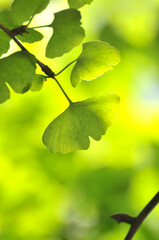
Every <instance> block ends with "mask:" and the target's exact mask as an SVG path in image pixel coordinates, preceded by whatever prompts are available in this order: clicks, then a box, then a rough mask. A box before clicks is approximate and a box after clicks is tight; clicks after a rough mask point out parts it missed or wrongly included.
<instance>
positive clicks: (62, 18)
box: [46, 9, 85, 58]
mask: <svg viewBox="0 0 159 240" xmlns="http://www.w3.org/2000/svg"><path fill="white" fill-rule="evenodd" d="M80 20H81V15H80V12H79V11H78V10H76V9H66V10H63V11H60V12H57V13H55V19H54V21H53V23H52V24H51V25H50V26H51V27H53V30H54V32H53V35H52V37H51V38H50V40H49V43H48V45H47V48H46V57H49V58H55V57H60V56H62V55H63V54H65V53H67V52H69V51H71V50H72V49H73V48H74V47H76V46H78V45H79V44H80V43H81V42H82V40H83V38H84V36H85V32H84V29H83V28H82V27H81V21H80Z"/></svg>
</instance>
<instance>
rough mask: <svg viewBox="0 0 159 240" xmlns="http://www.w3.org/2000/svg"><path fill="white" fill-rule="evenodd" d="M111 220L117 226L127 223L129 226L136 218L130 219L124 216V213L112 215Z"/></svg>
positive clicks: (128, 216)
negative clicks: (115, 222) (117, 224)
mask: <svg viewBox="0 0 159 240" xmlns="http://www.w3.org/2000/svg"><path fill="white" fill-rule="evenodd" d="M111 218H113V219H114V220H115V221H117V222H118V223H119V224H120V223H122V222H124V223H128V224H130V225H132V224H133V223H134V222H135V220H136V218H134V217H131V216H130V215H128V214H125V213H117V214H113V215H112V216H111Z"/></svg>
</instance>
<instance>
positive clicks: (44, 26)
mask: <svg viewBox="0 0 159 240" xmlns="http://www.w3.org/2000/svg"><path fill="white" fill-rule="evenodd" d="M46 27H51V26H50V25H42V26H36V27H31V29H36V28H46Z"/></svg>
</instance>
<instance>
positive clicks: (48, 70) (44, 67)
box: [0, 23, 72, 103]
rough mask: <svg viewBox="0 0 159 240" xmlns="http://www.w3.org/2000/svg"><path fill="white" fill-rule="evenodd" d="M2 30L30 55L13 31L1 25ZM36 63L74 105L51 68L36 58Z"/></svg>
mask: <svg viewBox="0 0 159 240" xmlns="http://www.w3.org/2000/svg"><path fill="white" fill-rule="evenodd" d="M0 29H2V30H3V31H4V32H5V33H6V34H8V36H9V37H10V38H12V39H13V40H14V42H15V43H16V44H17V45H18V46H19V47H20V49H21V50H22V51H26V52H28V53H30V52H29V51H28V50H27V49H26V48H25V47H24V46H23V45H22V44H21V42H20V41H19V40H18V39H17V38H16V37H15V33H14V31H12V30H9V29H8V28H6V27H5V26H4V25H3V24H1V23H0ZM36 62H37V64H38V65H39V66H40V68H41V70H42V71H43V72H44V73H45V74H46V75H47V76H48V77H49V78H52V79H54V80H55V82H56V83H57V84H58V86H59V87H60V89H61V90H62V92H63V93H64V95H65V97H66V98H67V100H68V101H69V103H72V101H71V100H70V98H69V97H68V95H67V94H66V92H65V91H64V89H63V88H62V86H61V85H60V83H59V82H58V80H57V79H56V78H55V75H56V74H55V73H54V72H53V71H52V70H51V68H49V67H48V66H47V65H45V64H44V63H42V62H41V61H39V60H38V59H37V58H36Z"/></svg>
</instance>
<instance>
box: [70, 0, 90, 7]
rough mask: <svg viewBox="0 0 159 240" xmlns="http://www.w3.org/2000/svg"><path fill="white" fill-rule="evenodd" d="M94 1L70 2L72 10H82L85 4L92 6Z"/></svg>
mask: <svg viewBox="0 0 159 240" xmlns="http://www.w3.org/2000/svg"><path fill="white" fill-rule="evenodd" d="M92 2H93V0H68V4H69V6H70V8H77V9H78V8H81V7H83V6H84V5H85V4H91V3H92Z"/></svg>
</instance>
